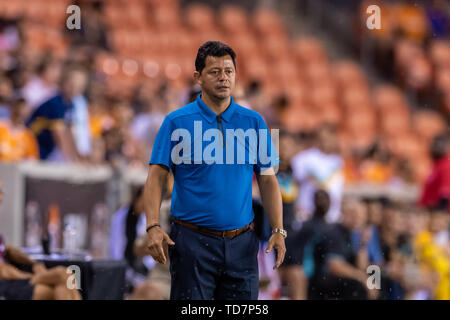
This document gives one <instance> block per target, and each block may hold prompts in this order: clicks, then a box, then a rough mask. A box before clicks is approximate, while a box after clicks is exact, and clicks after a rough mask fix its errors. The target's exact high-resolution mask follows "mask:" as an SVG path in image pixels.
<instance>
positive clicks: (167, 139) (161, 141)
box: [149, 116, 173, 170]
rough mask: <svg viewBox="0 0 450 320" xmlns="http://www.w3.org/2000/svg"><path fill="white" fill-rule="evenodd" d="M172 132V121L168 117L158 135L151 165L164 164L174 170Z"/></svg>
mask: <svg viewBox="0 0 450 320" xmlns="http://www.w3.org/2000/svg"><path fill="white" fill-rule="evenodd" d="M172 130H173V128H172V124H171V120H170V119H169V118H168V117H167V116H166V118H164V121H163V123H162V124H161V127H160V128H159V130H158V134H157V135H156V139H155V142H154V144H153V148H152V154H151V157H150V163H149V164H162V165H164V166H166V167H167V168H168V169H169V170H171V169H172V165H173V163H172V159H171V150H172V141H171V135H172Z"/></svg>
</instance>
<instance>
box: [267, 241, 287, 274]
mask: <svg viewBox="0 0 450 320" xmlns="http://www.w3.org/2000/svg"><path fill="white" fill-rule="evenodd" d="M274 248H275V250H276V251H277V262H276V263H275V265H274V266H273V269H274V270H275V269H278V268H279V267H280V265H281V264H282V263H283V260H284V255H285V253H286V246H285V244H284V237H283V236H282V235H281V234H280V233H274V234H272V236H271V237H270V239H269V245H268V246H267V249H266V253H269V252H270V251H272V249H274Z"/></svg>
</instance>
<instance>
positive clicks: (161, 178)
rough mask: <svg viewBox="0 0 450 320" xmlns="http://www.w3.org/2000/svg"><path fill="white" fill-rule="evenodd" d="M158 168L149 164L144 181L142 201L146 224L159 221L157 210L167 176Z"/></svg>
mask: <svg viewBox="0 0 450 320" xmlns="http://www.w3.org/2000/svg"><path fill="white" fill-rule="evenodd" d="M160 170H161V169H160V168H158V167H156V166H150V169H149V173H148V176H147V182H146V183H145V188H144V198H145V200H144V201H145V215H146V217H147V226H150V225H152V224H155V223H159V211H160V208H161V202H162V199H163V195H164V190H165V184H166V178H167V174H164V173H161V171H160Z"/></svg>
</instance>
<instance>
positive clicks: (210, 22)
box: [184, 3, 216, 32]
mask: <svg viewBox="0 0 450 320" xmlns="http://www.w3.org/2000/svg"><path fill="white" fill-rule="evenodd" d="M184 18H185V23H186V25H187V26H188V27H189V28H190V29H191V30H192V31H194V32H196V31H202V30H204V29H213V28H215V27H216V23H215V18H214V12H213V10H212V9H211V7H210V6H208V5H205V4H200V3H194V4H190V5H189V6H188V7H187V8H186V11H185V13H184Z"/></svg>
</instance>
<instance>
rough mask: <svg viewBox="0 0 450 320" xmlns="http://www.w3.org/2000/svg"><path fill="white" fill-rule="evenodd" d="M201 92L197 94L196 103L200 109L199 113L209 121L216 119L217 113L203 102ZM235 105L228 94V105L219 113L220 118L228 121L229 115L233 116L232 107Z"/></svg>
mask: <svg viewBox="0 0 450 320" xmlns="http://www.w3.org/2000/svg"><path fill="white" fill-rule="evenodd" d="M201 95H202V94H201V93H200V94H199V95H198V96H197V105H198V107H199V109H200V112H201V114H202V115H203V116H204V117H205V119H206V120H207V121H208V122H209V123H211V122H213V121H215V120H216V117H217V114H216V113H215V112H214V111H212V110H211V109H210V108H209V107H208V106H207V105H206V103H204V102H203V100H202V97H201ZM235 107H236V104H235V103H234V101H233V97H232V96H230V105H229V106H228V107H227V108H226V109H225V111H224V112H222V113H221V114H220V115H221V116H222V119H223V120H225V121H226V122H229V121H230V120H231V117H232V116H233V113H234V109H235Z"/></svg>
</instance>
